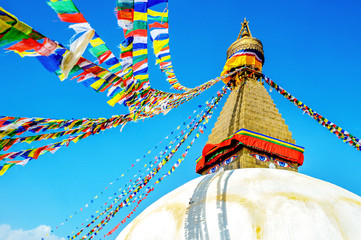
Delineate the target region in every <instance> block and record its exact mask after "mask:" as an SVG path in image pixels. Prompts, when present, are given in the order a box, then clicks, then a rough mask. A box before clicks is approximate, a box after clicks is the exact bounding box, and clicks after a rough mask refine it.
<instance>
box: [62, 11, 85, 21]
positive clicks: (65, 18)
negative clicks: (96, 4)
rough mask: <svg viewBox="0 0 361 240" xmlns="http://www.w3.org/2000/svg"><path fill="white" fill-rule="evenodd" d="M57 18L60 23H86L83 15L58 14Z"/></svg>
mask: <svg viewBox="0 0 361 240" xmlns="http://www.w3.org/2000/svg"><path fill="white" fill-rule="evenodd" d="M58 17H59V18H60V20H61V21H62V22H70V23H86V22H87V21H86V20H85V18H84V16H83V14H81V13H63V14H58Z"/></svg>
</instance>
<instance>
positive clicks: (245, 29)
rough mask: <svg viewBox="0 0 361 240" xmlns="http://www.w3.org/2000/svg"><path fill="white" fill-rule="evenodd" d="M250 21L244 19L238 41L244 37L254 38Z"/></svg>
mask: <svg viewBox="0 0 361 240" xmlns="http://www.w3.org/2000/svg"><path fill="white" fill-rule="evenodd" d="M248 23H249V21H247V19H246V18H244V21H243V23H242V28H241V31H240V32H239V35H238V38H237V40H238V39H239V38H240V37H241V36H242V38H243V37H252V34H251V30H250V29H249V26H248Z"/></svg>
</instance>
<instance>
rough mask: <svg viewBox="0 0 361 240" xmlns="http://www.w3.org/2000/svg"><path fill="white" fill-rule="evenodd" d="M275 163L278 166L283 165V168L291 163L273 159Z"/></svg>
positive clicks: (288, 166)
mask: <svg viewBox="0 0 361 240" xmlns="http://www.w3.org/2000/svg"><path fill="white" fill-rule="evenodd" d="M275 162H276V164H277V165H278V166H280V167H284V168H290V167H291V165H289V164H288V163H285V162H281V161H275Z"/></svg>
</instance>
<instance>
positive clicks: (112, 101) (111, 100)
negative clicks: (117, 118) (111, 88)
mask: <svg viewBox="0 0 361 240" xmlns="http://www.w3.org/2000/svg"><path fill="white" fill-rule="evenodd" d="M122 93H123V92H120V93H118V94H117V95H115V96H114V97H113V98H112V99H110V100H109V101H108V102H107V103H108V104H109V105H110V106H112V107H114V105H115V104H116V103H117V102H119V100H120V99H121V98H122V95H123V94H122Z"/></svg>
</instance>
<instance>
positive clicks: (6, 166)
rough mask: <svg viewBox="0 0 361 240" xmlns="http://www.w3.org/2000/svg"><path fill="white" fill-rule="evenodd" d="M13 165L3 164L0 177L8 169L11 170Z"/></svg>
mask: <svg viewBox="0 0 361 240" xmlns="http://www.w3.org/2000/svg"><path fill="white" fill-rule="evenodd" d="M13 165H14V164H5V165H4V166H3V167H2V168H1V170H0V176H2V175H4V173H6V171H7V170H9V168H11V167H12V166H13Z"/></svg>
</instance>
